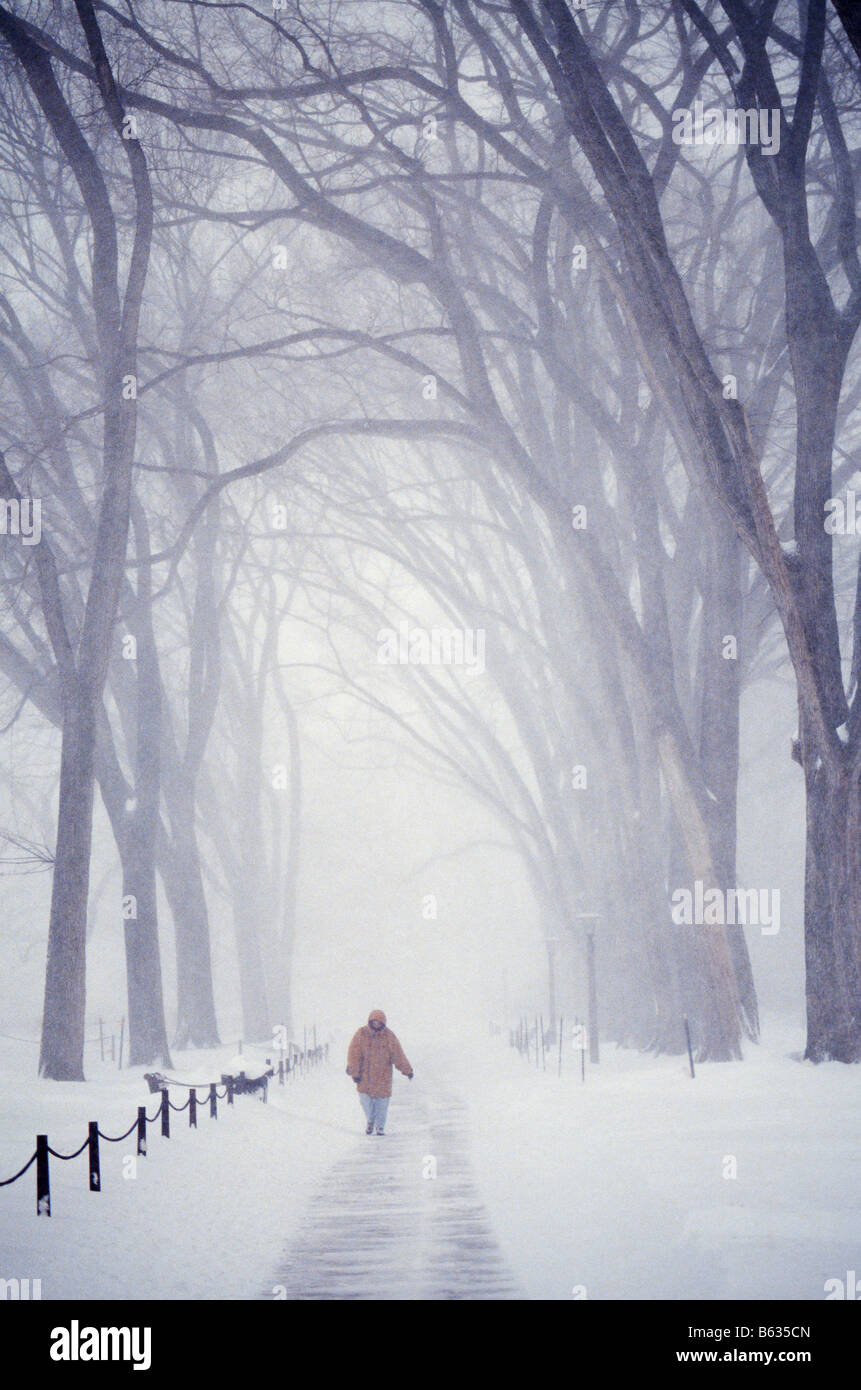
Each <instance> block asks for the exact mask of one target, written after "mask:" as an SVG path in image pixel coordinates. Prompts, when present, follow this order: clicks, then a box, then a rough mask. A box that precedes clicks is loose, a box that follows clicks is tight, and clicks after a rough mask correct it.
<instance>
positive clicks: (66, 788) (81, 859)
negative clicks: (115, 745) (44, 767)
mask: <svg viewBox="0 0 861 1390" xmlns="http://www.w3.org/2000/svg"><path fill="white" fill-rule="evenodd" d="M95 741H96V721H95V713H94V709H93V698H92V692H91V689H90V687H89V682H88V681H86V680H81V679H80V677H79V676H78V675H77V673H74V675H72V676H70V677H67V678H66V679H65V680H64V682H63V735H62V753H61V763H60V805H59V811H58V817H57V846H56V852H55V860H54V878H53V884H52V888H51V917H50V922H49V927H48V959H47V964H46V968H45V999H44V1008H43V1013H42V1046H41V1051H40V1054H39V1074H40V1076H45V1077H48V1078H49V1079H50V1080H52V1081H83V1079H84V1017H85V1011H86V989H87V986H86V940H87V896H88V893H89V887H90V850H91V847H92V838H93V791H94V781H95V778H94V758H95Z"/></svg>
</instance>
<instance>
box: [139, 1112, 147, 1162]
mask: <svg viewBox="0 0 861 1390" xmlns="http://www.w3.org/2000/svg"><path fill="white" fill-rule="evenodd" d="M138 1156H139V1157H140V1158H146V1106H145V1105H139V1106H138Z"/></svg>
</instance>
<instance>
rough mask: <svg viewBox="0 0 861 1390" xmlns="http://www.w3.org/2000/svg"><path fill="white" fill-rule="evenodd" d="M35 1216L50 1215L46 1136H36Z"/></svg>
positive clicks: (49, 1180)
mask: <svg viewBox="0 0 861 1390" xmlns="http://www.w3.org/2000/svg"><path fill="white" fill-rule="evenodd" d="M36 1215H37V1216H50V1215H51V1174H50V1171H49V1168H48V1136H47V1134H37V1135H36Z"/></svg>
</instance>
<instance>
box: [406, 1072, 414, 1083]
mask: <svg viewBox="0 0 861 1390" xmlns="http://www.w3.org/2000/svg"><path fill="white" fill-rule="evenodd" d="M414 1076H415V1072H414V1071H411V1072H410V1073H409V1074H408V1076H407V1081H412V1079H413V1077H414Z"/></svg>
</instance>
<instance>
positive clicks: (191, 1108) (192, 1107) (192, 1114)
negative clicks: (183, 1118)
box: [188, 1086, 197, 1129]
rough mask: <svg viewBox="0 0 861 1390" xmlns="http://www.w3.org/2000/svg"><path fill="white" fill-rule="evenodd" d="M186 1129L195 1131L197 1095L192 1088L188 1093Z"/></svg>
mask: <svg viewBox="0 0 861 1390" xmlns="http://www.w3.org/2000/svg"><path fill="white" fill-rule="evenodd" d="M188 1127H189V1129H197V1093H196V1092H195V1089H194V1087H193V1086H192V1088H191V1090H190V1091H189V1093H188Z"/></svg>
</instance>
